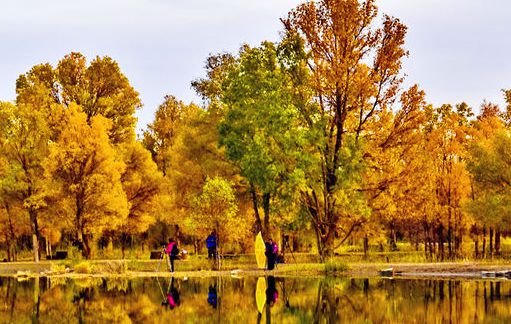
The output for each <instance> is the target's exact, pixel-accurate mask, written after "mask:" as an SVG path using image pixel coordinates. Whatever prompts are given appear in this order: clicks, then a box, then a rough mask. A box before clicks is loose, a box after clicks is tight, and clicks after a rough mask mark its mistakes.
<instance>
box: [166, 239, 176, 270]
mask: <svg viewBox="0 0 511 324" xmlns="http://www.w3.org/2000/svg"><path fill="white" fill-rule="evenodd" d="M165 253H166V254H167V255H168V256H169V267H170V272H174V260H175V259H177V258H178V254H179V249H178V247H177V243H176V242H174V240H173V239H171V238H169V243H168V244H167V247H166V248H165Z"/></svg>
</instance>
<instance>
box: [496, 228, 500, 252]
mask: <svg viewBox="0 0 511 324" xmlns="http://www.w3.org/2000/svg"><path fill="white" fill-rule="evenodd" d="M495 255H500V230H498V229H497V230H495Z"/></svg>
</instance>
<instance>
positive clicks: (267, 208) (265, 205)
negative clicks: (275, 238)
mask: <svg viewBox="0 0 511 324" xmlns="http://www.w3.org/2000/svg"><path fill="white" fill-rule="evenodd" d="M270 198H271V195H270V194H269V193H265V194H263V211H264V223H263V228H264V234H266V235H269V234H270Z"/></svg>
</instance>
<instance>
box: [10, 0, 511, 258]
mask: <svg viewBox="0 0 511 324" xmlns="http://www.w3.org/2000/svg"><path fill="white" fill-rule="evenodd" d="M281 22H282V24H281V26H282V29H281V31H280V35H281V39H280V40H279V41H278V42H269V41H262V42H261V43H260V45H258V46H249V45H243V46H241V48H240V49H239V51H238V52H236V53H228V52H221V53H218V54H212V55H210V56H209V57H207V58H206V60H205V69H204V74H203V75H202V76H197V79H195V80H193V81H192V82H191V86H192V88H193V89H194V90H195V91H196V93H197V94H198V95H199V96H200V98H201V101H200V102H198V103H189V104H188V103H185V102H183V101H181V100H180V99H179V98H176V97H174V96H172V95H164V94H162V103H161V105H160V106H159V107H158V108H157V110H156V113H155V115H154V119H153V121H152V122H151V123H150V124H149V125H147V127H145V130H144V131H143V132H139V133H138V134H137V132H136V123H137V119H136V117H135V112H136V111H137V110H138V109H143V108H142V102H141V100H140V98H139V93H138V92H137V90H136V89H134V87H133V86H132V85H131V84H130V81H129V80H128V79H127V77H126V76H125V75H124V74H123V72H122V71H121V67H120V66H119V64H118V63H117V62H116V61H115V59H114V58H110V57H108V56H102V57H101V56H97V57H92V58H90V57H89V58H86V57H85V56H84V55H82V54H81V53H78V52H72V53H69V54H67V55H64V53H63V57H62V59H61V60H60V61H59V62H57V63H56V64H50V63H41V64H38V65H35V66H33V67H32V68H31V69H30V70H29V71H20V73H21V74H20V76H19V78H18V79H17V81H16V84H15V87H16V100H15V101H14V102H7V101H0V235H1V236H0V249H1V250H2V251H1V252H0V256H1V258H2V259H3V258H4V257H5V259H6V260H8V261H14V260H18V259H20V256H21V255H22V253H23V252H26V253H25V255H26V256H27V257H28V255H29V254H28V253H29V252H28V251H30V257H31V258H32V259H33V260H35V261H39V260H40V259H43V258H44V256H49V255H52V254H54V252H55V251H56V250H69V251H71V252H72V251H75V253H77V255H78V254H79V255H80V256H81V257H84V258H87V259H90V258H112V257H113V256H112V255H109V254H108V253H110V252H111V251H113V250H117V251H120V253H121V255H122V257H123V258H124V257H125V256H126V253H127V251H128V250H130V251H131V250H136V249H139V250H142V251H146V252H147V251H150V250H153V249H158V248H159V247H160V246H161V245H162V243H164V242H166V240H167V239H168V237H170V236H171V237H174V238H175V239H176V240H177V241H178V242H179V243H180V246H182V247H184V248H186V249H187V250H189V251H190V253H192V254H193V253H204V250H205V249H204V241H205V239H206V237H207V236H208V234H209V233H210V232H211V231H212V230H215V231H216V232H217V234H218V242H219V247H220V250H221V251H222V252H223V253H232V254H235V253H236V254H240V253H250V251H253V246H254V237H255V235H256V234H257V233H258V232H259V231H261V232H262V234H263V236H264V237H265V238H270V237H272V238H273V239H274V240H276V241H278V242H279V244H281V245H283V244H287V243H288V244H289V246H290V247H289V249H290V250H292V251H300V252H309V253H317V254H318V255H319V257H320V259H321V260H325V259H326V258H328V257H330V256H332V255H334V254H336V253H338V251H340V250H341V249H343V248H344V247H346V246H353V247H354V249H357V251H360V252H363V253H365V254H367V253H370V251H396V250H398V249H399V248H400V246H402V245H403V244H406V245H407V246H409V247H410V248H411V249H413V250H416V251H420V252H421V253H423V254H424V256H425V257H426V258H428V259H430V260H449V259H459V258H490V257H493V256H498V255H501V254H502V253H503V252H504V251H503V249H501V241H504V239H505V237H506V236H507V235H508V234H509V233H510V231H511V227H510V226H509V224H510V221H511V90H507V89H503V90H502V96H503V97H504V98H505V101H506V102H507V106H506V107H499V106H498V105H496V104H494V103H492V102H488V101H484V102H482V103H481V106H480V107H470V106H469V105H468V104H466V103H465V102H453V103H445V104H443V105H440V106H433V105H432V104H430V103H428V102H427V100H426V94H425V93H424V91H423V90H421V86H420V84H418V85H414V86H411V87H405V86H404V84H405V76H404V74H403V72H402V64H403V61H404V60H406V59H411V60H413V53H409V52H408V51H407V49H406V33H407V26H405V25H404V24H403V23H402V22H401V21H400V20H399V19H398V18H394V17H391V16H387V15H385V14H384V13H382V12H379V11H378V8H377V6H376V4H375V1H374V0H365V1H358V0H346V1H331V0H321V1H317V2H307V3H304V4H302V5H300V6H298V7H296V8H294V9H292V10H290V12H289V13H288V15H287V16H286V17H284V18H282V19H281ZM42 60H44V58H42ZM13 86H14V85H13ZM0 99H1V98H0ZM109 251H110V252H109ZM71 252H70V253H71ZM147 253H148V252H147ZM147 253H146V254H147ZM146 257H147V256H146Z"/></svg>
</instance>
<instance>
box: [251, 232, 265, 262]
mask: <svg viewBox="0 0 511 324" xmlns="http://www.w3.org/2000/svg"><path fill="white" fill-rule="evenodd" d="M254 246H255V256H256V261H257V267H258V268H259V269H265V268H266V255H265V254H264V251H265V250H266V246H265V245H264V240H263V236H262V235H261V232H259V234H257V236H256V239H255V244H254Z"/></svg>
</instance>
